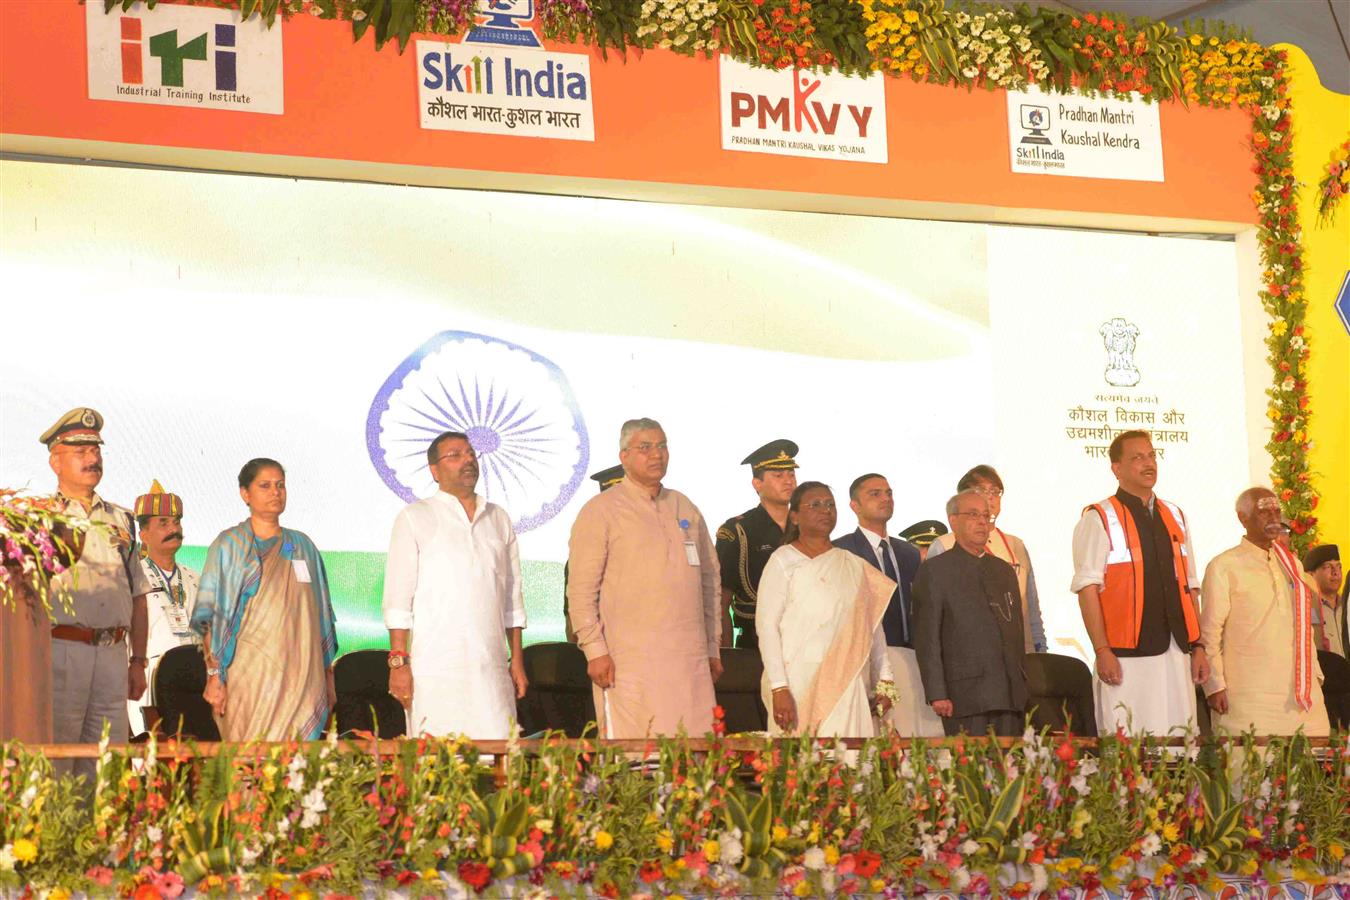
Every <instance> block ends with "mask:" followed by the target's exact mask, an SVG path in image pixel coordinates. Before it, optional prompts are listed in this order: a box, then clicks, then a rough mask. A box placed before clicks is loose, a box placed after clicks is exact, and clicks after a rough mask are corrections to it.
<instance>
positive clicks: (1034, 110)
mask: <svg viewBox="0 0 1350 900" xmlns="http://www.w3.org/2000/svg"><path fill="white" fill-rule="evenodd" d="M1021 107H1022V108H1021V121H1022V130H1023V131H1025V132H1027V133H1026V134H1024V135H1023V136H1022V140H1021V143H1023V144H1049V143H1050V139H1049V138H1048V137H1046V136H1045V133H1046V131H1048V130H1049V129H1050V107H1048V106H1037V105H1036V104H1034V103H1023V104H1022V105H1021Z"/></svg>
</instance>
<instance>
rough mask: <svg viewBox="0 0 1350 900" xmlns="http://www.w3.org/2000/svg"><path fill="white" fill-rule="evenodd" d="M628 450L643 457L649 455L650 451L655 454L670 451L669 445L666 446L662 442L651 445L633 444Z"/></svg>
mask: <svg viewBox="0 0 1350 900" xmlns="http://www.w3.org/2000/svg"><path fill="white" fill-rule="evenodd" d="M628 449H629V450H636V451H637V452H638V453H642V454H644V455H645V454H647V453H651V452H652V451H655V452H657V453H665V452H666V451H668V450H669V449H670V445H669V444H667V443H666V442H665V441H662V442H661V443H659V444H651V443H645V444H633V445H631V446H630V447H629V448H628Z"/></svg>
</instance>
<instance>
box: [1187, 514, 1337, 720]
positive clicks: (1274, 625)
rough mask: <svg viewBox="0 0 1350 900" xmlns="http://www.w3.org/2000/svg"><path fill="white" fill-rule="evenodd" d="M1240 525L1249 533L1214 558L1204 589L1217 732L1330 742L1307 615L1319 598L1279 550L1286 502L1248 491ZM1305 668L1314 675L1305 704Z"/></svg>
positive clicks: (1208, 691) (1209, 686)
mask: <svg viewBox="0 0 1350 900" xmlns="http://www.w3.org/2000/svg"><path fill="white" fill-rule="evenodd" d="M1238 518H1239V520H1240V521H1241V522H1242V524H1243V526H1244V527H1245V528H1246V532H1247V533H1246V534H1245V535H1244V536H1243V538H1242V540H1241V541H1240V542H1239V543H1238V545H1237V546H1236V547H1233V548H1232V549H1230V550H1225V551H1224V552H1223V553H1221V554H1219V555H1218V556H1217V557H1215V558H1214V560H1213V561H1212V562H1211V563H1210V564H1209V566H1208V567H1207V568H1206V569H1205V580H1204V585H1203V587H1202V588H1201V596H1202V598H1203V602H1204V606H1203V608H1202V610H1201V612H1200V635H1201V640H1202V641H1203V642H1204V644H1205V646H1206V647H1207V648H1208V649H1209V653H1210V665H1211V671H1210V677H1209V681H1207V682H1206V683H1205V695H1206V697H1207V698H1208V701H1209V705H1210V707H1211V708H1212V709H1213V710H1214V711H1215V713H1216V716H1215V723H1214V724H1215V727H1216V730H1222V731H1225V732H1227V733H1230V734H1236V733H1241V732H1243V731H1246V730H1247V729H1249V728H1254V729H1256V732H1257V734H1285V735H1287V734H1293V733H1294V732H1296V731H1298V730H1299V729H1300V728H1301V729H1303V733H1304V734H1307V735H1312V736H1321V735H1326V734H1328V733H1329V732H1330V724H1329V722H1328V720H1327V709H1326V704H1325V702H1324V700H1323V698H1322V688H1321V680H1322V672H1321V668H1320V667H1319V666H1318V664H1317V652H1316V649H1315V647H1314V644H1313V633H1312V620H1311V614H1310V612H1311V611H1310V610H1309V609H1307V608H1306V604H1307V603H1308V601H1309V600H1310V599H1311V598H1310V597H1309V596H1308V595H1309V594H1310V593H1311V592H1309V591H1308V590H1307V588H1306V587H1305V586H1303V585H1302V584H1301V580H1302V576H1303V566H1302V565H1301V564H1300V563H1299V561H1298V559H1297V558H1296V557H1295V556H1294V555H1293V554H1292V553H1289V552H1288V551H1287V550H1284V549H1283V548H1282V547H1279V546H1277V545H1275V543H1274V535H1275V533H1276V532H1277V531H1278V529H1279V524H1280V506H1279V501H1278V500H1276V498H1275V495H1274V493H1272V492H1271V491H1268V490H1265V489H1264V488H1253V489H1251V490H1249V491H1245V492H1243V494H1242V497H1241V498H1239V500H1238ZM1291 576H1292V577H1291ZM1300 593H1302V594H1303V596H1302V597H1301V596H1300ZM1300 603H1303V604H1305V608H1304V609H1303V610H1302V612H1301V613H1300V609H1299V607H1300ZM1298 666H1306V667H1307V671H1308V674H1309V679H1308V683H1307V688H1308V689H1307V690H1305V691H1303V692H1302V694H1303V696H1302V697H1300V693H1301V692H1300V691H1299V690H1298V686H1297V667H1298Z"/></svg>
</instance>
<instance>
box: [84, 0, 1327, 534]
mask: <svg viewBox="0 0 1350 900" xmlns="http://www.w3.org/2000/svg"><path fill="white" fill-rule="evenodd" d="M121 2H122V3H124V4H130V3H131V2H132V0H121ZM185 2H200V3H207V4H210V5H215V6H236V7H239V8H240V9H241V12H242V13H243V15H244V16H245V17H248V16H249V15H252V14H254V13H257V14H259V15H262V16H264V17H265V18H267V19H268V21H271V19H274V18H275V17H276V16H277V15H302V14H307V15H315V16H319V17H321V18H330V19H343V20H348V21H350V22H351V25H352V34H353V36H354V37H355V39H356V40H360V39H361V38H362V37H363V36H364V35H365V33H366V32H367V31H370V32H372V33H373V34H374V40H375V46H376V47H377V48H379V47H382V46H383V45H384V44H385V43H387V42H389V41H390V40H394V41H396V42H397V44H398V46H399V47H400V49H402V48H403V47H404V46H406V44H407V41H408V40H409V38H410V36H411V35H412V34H413V33H414V32H415V31H425V32H430V33H433V34H441V35H446V36H454V35H459V34H463V33H464V32H465V31H466V29H468V28H469V27H470V26H471V24H472V21H473V17H474V10H475V8H476V5H477V0H185ZM104 3H105V5H106V6H107V7H108V8H110V9H111V8H112V7H113V6H115V5H117V3H118V0H104ZM536 18H537V20H538V21H539V23H540V30H541V31H542V33H543V35H544V37H546V38H548V39H550V40H557V41H566V42H574V43H584V44H590V45H593V46H595V47H596V48H598V49H599V51H600V52H601V54H602V55H603V54H606V53H607V52H608V51H610V50H614V51H615V52H618V53H626V52H627V51H628V50H630V49H632V50H634V51H641V50H647V49H666V50H670V51H672V52H675V53H683V54H687V55H695V54H700V53H702V54H705V55H708V56H713V55H716V54H718V53H725V54H727V55H729V56H731V57H732V58H734V59H737V60H741V61H743V62H746V63H749V64H751V65H756V66H766V67H770V68H778V69H788V68H804V69H828V70H834V71H839V72H843V73H846V74H860V75H861V74H867V73H871V72H880V73H884V74H887V75H892V76H897V77H907V78H911V79H913V80H915V81H920V82H924V83H930V84H944V85H950V86H955V87H964V88H968V89H974V88H977V87H979V88H985V89H989V90H993V89H997V88H1005V89H1011V90H1021V89H1024V88H1027V87H1038V88H1041V89H1043V90H1048V91H1060V92H1070V91H1072V92H1078V93H1083V94H1088V95H1095V94H1101V95H1105V96H1122V97H1128V96H1139V97H1142V98H1144V99H1146V100H1170V99H1175V100H1180V101H1181V102H1183V103H1188V104H1194V105H1202V106H1210V107H1216V108H1231V107H1238V108H1241V109H1243V110H1246V111H1248V112H1249V113H1250V114H1251V117H1252V134H1251V146H1252V151H1253V154H1254V161H1255V164H1254V167H1253V171H1254V172H1255V174H1256V176H1257V184H1256V188H1255V190H1254V192H1253V195H1252V196H1253V202H1254V203H1255V205H1256V208H1257V211H1258V213H1259V217H1260V224H1259V235H1260V244H1261V251H1260V252H1261V264H1262V268H1263V270H1264V276H1265V279H1264V281H1265V283H1264V287H1263V289H1262V291H1261V301H1262V304H1263V305H1264V307H1265V310H1266V312H1267V313H1268V314H1269V315H1270V317H1271V323H1270V330H1269V333H1268V335H1267V340H1266V346H1267V349H1268V351H1269V356H1268V361H1269V363H1270V366H1271V370H1272V383H1271V387H1270V388H1269V389H1268V391H1267V393H1268V395H1269V405H1268V410H1267V412H1268V415H1269V418H1270V422H1271V436H1270V440H1269V442H1268V443H1267V445H1266V447H1267V450H1268V451H1269V452H1270V455H1271V459H1272V467H1271V480H1272V482H1273V483H1274V486H1275V489H1276V491H1277V493H1278V495H1279V497H1280V500H1281V503H1282V504H1283V508H1284V513H1285V515H1286V517H1287V518H1288V519H1289V522H1290V525H1291V528H1292V530H1293V532H1294V534H1293V542H1294V546H1295V548H1296V549H1297V550H1299V551H1300V552H1302V551H1303V550H1305V549H1307V548H1308V547H1309V546H1311V545H1312V544H1313V543H1315V542H1316V538H1317V518H1316V516H1315V515H1314V514H1313V513H1314V510H1315V509H1316V507H1317V495H1316V492H1315V491H1314V490H1313V487H1312V483H1311V472H1310V471H1309V466H1308V451H1309V450H1310V449H1311V446H1312V445H1311V443H1310V441H1309V439H1308V418H1309V414H1310V410H1309V397H1308V392H1307V377H1306V368H1307V360H1308V352H1309V350H1308V340H1307V335H1306V334H1305V332H1304V328H1303V324H1304V317H1305V314H1306V306H1307V297H1306V295H1305V293H1304V286H1303V271H1302V247H1301V242H1302V232H1301V229H1300V227H1299V224H1298V206H1297V200H1296V196H1295V195H1296V192H1297V189H1298V187H1299V185H1298V184H1297V182H1296V181H1295V179H1294V177H1293V171H1292V166H1291V149H1290V133H1291V129H1290V115H1291V110H1290V105H1289V98H1288V84H1287V78H1288V74H1287V71H1286V63H1285V57H1284V54H1283V53H1279V52H1275V51H1272V50H1271V49H1269V48H1267V47H1264V46H1262V45H1260V44H1257V43H1255V42H1253V41H1251V40H1250V39H1248V38H1247V37H1246V36H1245V35H1244V34H1243V33H1241V32H1239V31H1238V30H1236V29H1233V28H1231V27H1229V26H1225V25H1222V24H1220V23H1206V22H1191V23H1186V25H1185V26H1184V27H1183V28H1182V29H1177V28H1174V27H1172V26H1171V25H1168V24H1167V23H1166V22H1159V21H1153V20H1147V19H1140V18H1135V19H1126V18H1124V17H1121V16H1116V15H1110V14H1099V13H1083V14H1075V13H1072V12H1067V11H1060V10H1055V9H1045V8H1042V9H1036V10H1031V9H1029V8H1027V7H1026V6H1018V7H1016V8H1012V9H1010V8H1007V7H1004V6H995V5H992V4H989V3H973V2H972V3H957V2H951V3H950V4H949V2H948V0H536ZM1347 153H1350V151H1347V150H1346V148H1344V147H1343V148H1342V149H1341V150H1340V151H1338V155H1337V157H1336V159H1335V160H1333V163H1332V168H1333V169H1334V171H1332V170H1329V172H1328V177H1327V178H1326V179H1324V180H1323V182H1322V185H1321V191H1320V193H1319V204H1318V208H1319V212H1320V211H1322V210H1327V211H1330V210H1332V209H1334V207H1335V204H1336V201H1337V200H1339V198H1340V197H1341V196H1342V195H1343V194H1344V193H1345V191H1346V189H1347V187H1350V185H1347V181H1346V171H1347V170H1346V154H1347Z"/></svg>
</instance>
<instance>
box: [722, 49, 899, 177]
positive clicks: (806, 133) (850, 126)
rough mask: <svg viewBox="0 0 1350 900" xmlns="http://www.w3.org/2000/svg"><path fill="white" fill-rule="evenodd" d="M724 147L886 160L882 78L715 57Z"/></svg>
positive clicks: (853, 160) (798, 154)
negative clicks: (759, 65) (772, 66)
mask: <svg viewBox="0 0 1350 900" xmlns="http://www.w3.org/2000/svg"><path fill="white" fill-rule="evenodd" d="M720 60H721V62H720V67H721V68H720V84H719V88H718V90H719V93H720V95H721V106H722V149H723V150H742V151H748V152H750V153H776V154H778V155H780V156H811V157H815V158H817V159H843V160H850V161H852V162H869V163H884V162H886V82H885V78H884V77H883V76H882V75H880V74H875V75H871V76H869V77H867V78H858V77H855V76H845V75H832V74H828V73H824V72H809V71H806V70H803V69H782V70H774V69H757V68H754V67H753V66H749V65H746V64H745V63H742V62H737V61H735V60H733V59H732V58H731V57H729V56H723V57H721V58H720Z"/></svg>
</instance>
